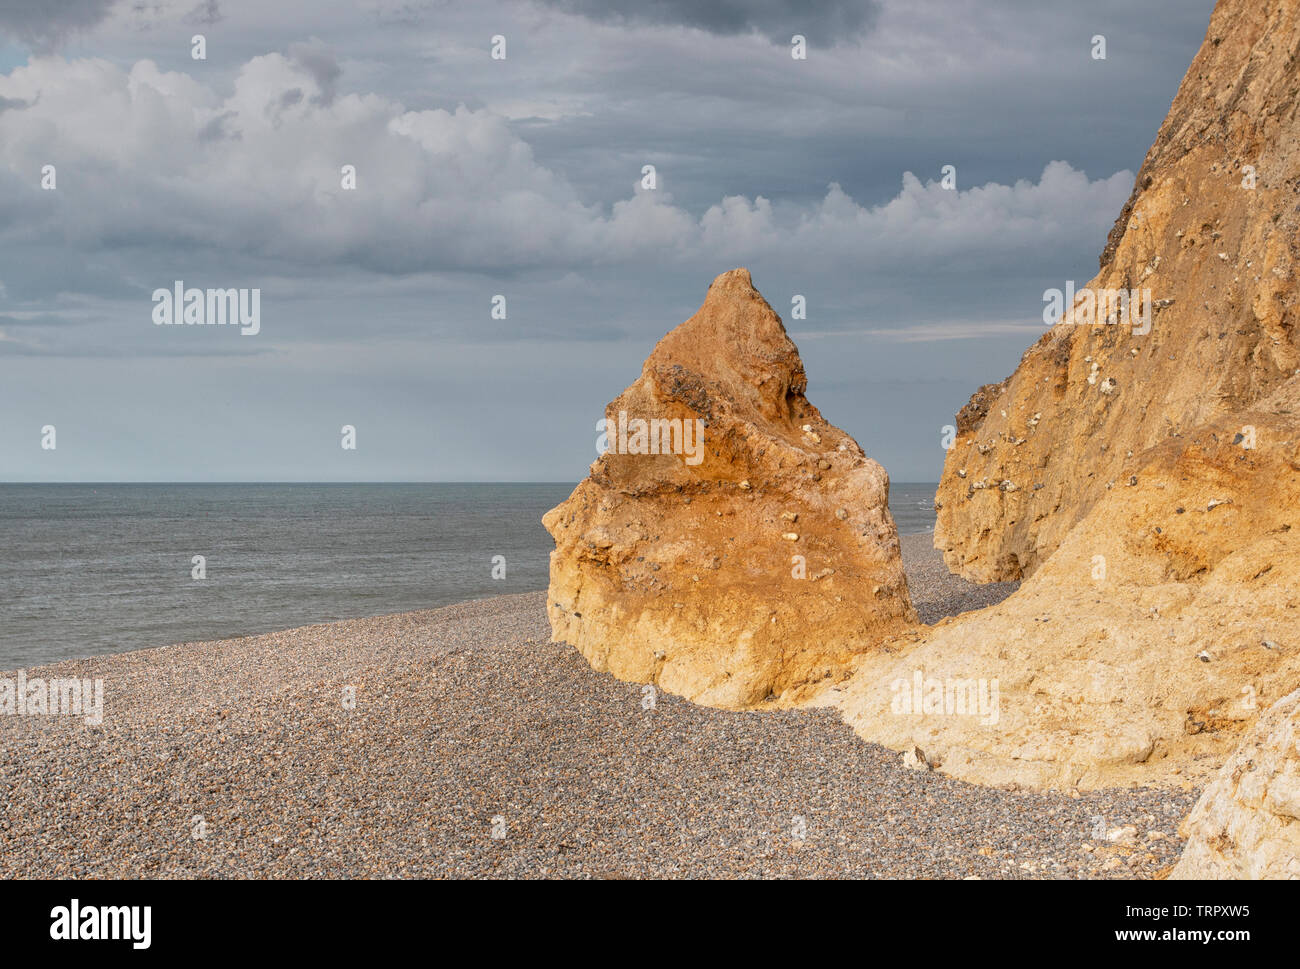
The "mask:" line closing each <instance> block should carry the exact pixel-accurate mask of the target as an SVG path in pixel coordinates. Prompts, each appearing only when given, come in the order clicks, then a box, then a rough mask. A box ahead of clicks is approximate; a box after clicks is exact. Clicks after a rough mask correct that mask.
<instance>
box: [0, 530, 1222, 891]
mask: <svg viewBox="0 0 1300 969" xmlns="http://www.w3.org/2000/svg"><path fill="white" fill-rule="evenodd" d="M929 543H930V536H929V535H911V536H905V537H904V540H903V545H904V559H905V562H906V565H907V570H908V578H909V585H910V588H911V593H912V597H913V601H914V603H915V604H916V606H917V609H918V612H919V613H920V614H921V616H922V618H923V619H925V620H926V621H927V622H934V621H935V620H937V619H938V618H941V617H942V616H944V615H952V614H955V613H957V612H961V611H965V610H968V609H972V608H978V607H980V606H982V605H987V604H989V603H991V602H995V601H998V600H999V599H1000V598H1003V597H1005V596H1006V595H1008V594H1010V592H1011V591H1013V590H1014V584H1010V583H1004V584H1001V585H998V586H973V585H970V584H968V583H966V582H964V581H962V580H960V579H957V578H954V577H952V576H950V575H949V574H948V573H947V570H946V569H945V568H944V567H943V565H942V562H941V561H940V560H939V557H938V553H936V552H934V551H933V550H932V549H931V548H930V547H929ZM548 640H549V626H548V624H547V620H546V613H545V594H544V593H542V592H536V593H528V594H523V595H513V596H503V597H497V598H492V599H484V600H478V601H473V602H466V603H462V604H459V605H455V606H450V607H446V608H441V609H436V610H428V611H421V612H410V613H402V614H398V615H390V616H382V617H377V618H369V619H357V620H348V621H343V622H335V623H328V624H322V625H314V626H305V627H301V628H297V629H291V630H286V631H282V632H275V633H270V634H266V635H259V636H250V637H244V638H239V639H227V640H220V641H215V642H203V643H185V644H180V645H175V646H167V647H163V648H159V649H149V650H139V651H135V652H129V653H121V654H118V655H114V656H104V657H96V658H93V659H88V660H79V661H71V662H65V663H60V664H57V665H56V666H47V667H43V668H40V669H28V670H27V671H26V673H27V675H28V676H29V677H32V676H44V677H91V678H94V677H98V678H102V679H103V681H104V721H103V724H102V725H101V726H97V727H96V726H88V725H86V724H85V723H84V722H83V720H82V718H80V717H76V716H45V717H37V716H25V717H23V716H5V717H0V745H2V746H3V751H4V757H3V762H2V763H0V808H2V809H0V877H4V878H54V877H76V878H471V877H473V878H480V877H487V878H751V877H763V878H772V877H776V878H951V879H960V878H984V879H989V878H1081V877H1083V878H1153V877H1162V876H1163V874H1165V873H1166V872H1167V871H1168V869H1169V867H1170V866H1172V864H1173V863H1174V862H1175V861H1176V860H1177V857H1178V855H1179V853H1180V851H1181V848H1182V842H1181V841H1180V840H1179V839H1178V836H1177V834H1176V828H1177V825H1178V822H1179V820H1180V819H1181V818H1182V817H1184V816H1185V815H1186V813H1187V811H1188V810H1189V809H1190V807H1191V805H1192V804H1193V802H1194V801H1195V798H1196V796H1197V793H1198V791H1189V792H1185V791H1181V790H1179V791H1168V790H1153V789H1131V790H1104V791H1094V792H1088V793H1078V792H1059V793H1052V794H1039V793H1031V792H1025V791H1006V790H995V789H991V788H984V787H977V786H973V785H970V784H965V783H962V782H958V781H955V780H953V779H951V778H948V777H945V776H943V775H942V774H938V773H930V772H917V771H914V770H909V769H907V768H906V767H904V766H903V765H902V763H901V759H900V756H899V754H898V753H896V752H894V751H891V750H887V749H885V748H883V747H879V746H876V745H872V744H867V743H864V742H863V741H861V740H860V739H858V738H857V737H856V736H855V735H854V734H853V732H852V731H851V730H850V729H849V728H848V727H847V726H846V725H845V724H844V723H842V722H841V721H840V720H839V718H838V717H837V715H836V714H835V713H834V712H833V711H831V710H826V709H821V710H796V711H781V712H771V713H762V712H739V713H738V712H727V711H720V710H712V709H707V708H703V707H699V706H696V705H694V704H691V703H689V702H686V701H684V700H681V699H678V698H676V697H673V696H671V695H667V694H664V693H662V692H652V691H648V690H647V688H645V687H643V686H642V685H641V684H637V683H625V682H620V681H618V680H615V679H614V678H612V677H610V676H608V675H607V674H603V673H597V672H594V671H593V670H592V669H591V668H590V667H589V666H588V665H587V663H586V662H585V660H583V658H582V657H581V656H580V655H579V654H578V653H577V652H576V651H574V650H573V649H571V648H570V647H568V646H566V645H564V644H556V643H551V642H549V641H548ZM1103 832H1111V833H1114V832H1119V835H1118V836H1117V837H1114V838H1113V839H1108V838H1107V837H1106V836H1105V834H1103Z"/></svg>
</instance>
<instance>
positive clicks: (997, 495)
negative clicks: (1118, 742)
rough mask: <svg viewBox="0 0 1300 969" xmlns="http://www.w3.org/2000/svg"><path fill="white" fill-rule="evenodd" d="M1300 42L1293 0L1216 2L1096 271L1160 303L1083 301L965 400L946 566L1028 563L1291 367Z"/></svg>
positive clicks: (943, 534) (944, 514)
mask: <svg viewBox="0 0 1300 969" xmlns="http://www.w3.org/2000/svg"><path fill="white" fill-rule="evenodd" d="M1298 48H1300V3H1297V2H1296V0H1221V2H1220V3H1219V5H1218V7H1217V9H1216V10H1215V12H1214V15H1213V17H1212V19H1211V22H1210V26H1209V31H1208V33H1207V35H1206V39H1205V42H1204V44H1203V46H1202V48H1201V50H1200V52H1199V53H1198V54H1197V56H1196V58H1195V60H1194V61H1193V62H1192V65H1191V68H1190V69H1189V70H1188V72H1187V75H1186V77H1185V78H1184V80H1183V82H1182V85H1181V87H1180V89H1179V91H1178V94H1177V97H1176V98H1175V99H1174V102H1173V105H1172V107H1171V108H1170V111H1169V115H1168V117H1167V118H1166V119H1165V122H1164V124H1163V125H1162V126H1161V129H1160V132H1159V135H1158V137H1157V138H1156V141H1155V144H1153V145H1152V147H1151V150H1150V151H1149V152H1148V153H1147V157H1146V160H1145V162H1144V163H1143V165H1142V168H1141V171H1140V172H1139V174H1138V177H1137V183H1136V185H1135V187H1134V189H1133V194H1132V196H1131V198H1130V199H1129V201H1128V203H1127V204H1126V205H1125V206H1124V209H1123V211H1122V212H1121V213H1120V216H1119V218H1118V220H1117V221H1116V223H1115V227H1114V229H1113V230H1112V231H1111V234H1110V238H1109V240H1108V243H1107V245H1106V248H1105V250H1104V252H1103V253H1102V256H1101V271H1100V272H1099V273H1098V274H1097V275H1096V277H1095V278H1094V279H1093V280H1092V281H1091V282H1090V283H1088V284H1087V288H1088V289H1089V290H1090V291H1092V292H1093V293H1096V292H1098V291H1105V290H1116V291H1117V290H1121V289H1122V290H1126V291H1133V290H1136V291H1138V293H1139V297H1140V294H1141V291H1142V290H1144V289H1145V290H1149V291H1150V292H1149V295H1150V300H1151V309H1150V316H1149V318H1147V319H1142V318H1139V319H1138V320H1137V321H1136V322H1127V321H1126V320H1125V316H1124V314H1123V313H1115V314H1113V315H1114V317H1115V318H1116V319H1117V322H1115V323H1113V324H1109V323H1107V322H1106V319H1107V318H1108V317H1110V316H1111V315H1112V313H1111V311H1110V309H1106V310H1102V311H1101V312H1099V313H1093V314H1092V316H1091V317H1090V316H1089V314H1088V304H1087V302H1086V300H1085V299H1084V298H1083V297H1080V301H1079V302H1078V303H1077V304H1076V305H1075V306H1074V307H1071V308H1070V309H1069V310H1067V312H1066V314H1065V317H1064V319H1063V321H1062V322H1061V323H1059V324H1058V325H1056V326H1054V327H1053V328H1052V329H1051V330H1050V331H1049V332H1047V333H1046V334H1044V336H1043V337H1042V339H1041V340H1039V341H1038V343H1037V344H1035V345H1034V346H1033V347H1032V348H1030V349H1029V350H1028V351H1027V352H1026V353H1025V355H1024V357H1023V358H1022V360H1021V363H1020V366H1019V367H1018V368H1017V370H1016V372H1015V373H1014V374H1013V375H1012V376H1011V377H1009V378H1007V380H1005V381H1003V382H1002V383H1000V384H993V385H989V386H985V387H982V388H980V390H979V391H977V392H976V394H975V395H974V396H973V397H972V398H971V401H970V403H969V404H968V405H967V406H966V407H965V408H963V410H962V412H961V413H960V414H959V415H958V421H957V427H958V436H957V439H956V441H955V443H954V445H953V447H952V448H951V449H950V450H949V452H948V456H947V460H946V462H945V465H944V472H943V477H942V481H941V484H940V487H939V491H938V495H937V499H936V504H937V505H938V506H941V507H940V508H939V515H938V524H937V526H936V529H935V545H936V547H937V548H940V549H942V550H943V552H944V556H945V559H946V561H947V562H948V565H949V567H950V568H952V569H953V570H954V571H956V572H958V573H960V574H961V575H963V576H965V577H966V578H969V579H973V580H975V581H981V582H987V581H993V580H1000V579H1014V578H1021V577H1022V576H1027V575H1029V574H1031V573H1032V572H1033V571H1034V570H1035V569H1037V568H1038V567H1039V566H1040V565H1041V564H1042V563H1043V561H1044V560H1045V559H1046V558H1047V557H1048V556H1049V555H1050V554H1051V553H1052V552H1053V551H1054V550H1055V549H1056V548H1057V547H1058V546H1060V545H1061V543H1062V542H1063V541H1065V538H1066V536H1067V535H1068V534H1069V533H1070V531H1071V529H1072V528H1074V527H1075V526H1076V525H1077V524H1078V523H1079V522H1080V521H1082V520H1083V519H1084V518H1085V517H1086V516H1087V514H1088V513H1089V511H1090V510H1091V509H1092V508H1093V507H1094V506H1095V505H1097V503H1098V502H1100V501H1102V500H1103V499H1105V498H1107V497H1108V496H1122V495H1123V494H1124V489H1125V488H1126V486H1127V483H1128V482H1129V481H1130V480H1131V478H1132V477H1133V476H1134V475H1139V476H1140V472H1141V470H1142V467H1143V465H1145V464H1146V463H1147V462H1148V461H1149V460H1150V457H1149V454H1148V452H1149V451H1150V450H1151V449H1152V448H1155V447H1157V446H1160V445H1162V444H1166V443H1170V444H1173V445H1174V446H1176V445H1177V444H1178V443H1180V442H1184V443H1185V442H1186V441H1187V439H1188V437H1189V435H1190V434H1192V433H1193V432H1194V431H1195V429H1196V428H1198V427H1201V426H1204V425H1207V424H1209V423H1211V422H1215V421H1218V420H1219V419H1221V418H1225V417H1227V416H1228V415H1231V414H1232V413H1233V412H1234V411H1237V410H1240V409H1242V408H1246V407H1250V406H1252V405H1254V404H1256V403H1257V402H1259V401H1262V400H1263V399H1265V398H1266V397H1268V396H1269V395H1270V394H1272V393H1273V392H1274V391H1275V390H1276V389H1277V388H1278V387H1279V386H1280V385H1281V384H1282V383H1284V382H1285V381H1287V380H1289V379H1290V378H1291V377H1292V376H1294V375H1295V374H1296V373H1297V372H1300V371H1298V368H1300V327H1297V325H1296V323H1297V307H1296V296H1297V284H1296V269H1297V264H1298V261H1300V206H1298V205H1297V203H1298V202H1300V111H1298V110H1297V108H1298V107H1300V68H1298V67H1297V62H1296V59H1295V51H1296V50H1297V49H1298ZM1065 282H1066V281H1065V280H1061V281H1060V283H1058V284H1057V286H1058V287H1059V288H1061V289H1064V288H1065ZM1082 288H1083V287H1081V289H1082ZM1036 295H1037V294H1035V298H1036ZM1038 305H1041V304H1038ZM1029 308H1030V307H1029V306H1027V309H1029ZM1135 315H1136V314H1135ZM1090 319H1091V320H1094V321H1095V322H1089V320H1090ZM1148 325H1149V326H1150V331H1149V332H1147V333H1145V334H1144V333H1142V332H1141V331H1142V330H1144V329H1146V327H1147V326H1148Z"/></svg>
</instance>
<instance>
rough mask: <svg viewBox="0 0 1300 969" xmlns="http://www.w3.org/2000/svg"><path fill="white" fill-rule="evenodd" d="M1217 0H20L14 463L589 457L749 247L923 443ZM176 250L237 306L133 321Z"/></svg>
mask: <svg viewBox="0 0 1300 969" xmlns="http://www.w3.org/2000/svg"><path fill="white" fill-rule="evenodd" d="M1212 8H1213V0H1145V2H1143V3H1141V4H1134V3H1132V2H1131V0H1092V2H1089V3H1087V4H1079V3H1077V2H1075V0H865V2H863V0H858V2H847V0H755V2H752V3H742V2H739V0H700V2H696V0H478V2H475V3H449V2H442V0H430V2H421V0H360V2H358V0H349V2H306V0H277V2H275V3H266V2H265V0H256V2H254V0H179V2H166V0H159V2H151V0H119V2H114V0H0V481H333V480H349V481H425V480H429V481H439V480H444V481H577V480H578V479H580V478H581V477H583V476H584V475H585V474H586V472H587V467H588V465H589V464H590V462H591V461H592V460H593V459H594V458H595V457H596V450H595V447H596V439H597V436H598V433H597V431H596V430H595V423H596V421H597V420H598V419H599V418H600V417H601V416H602V415H603V412H604V407H605V405H606V404H607V403H608V402H609V401H610V400H612V399H613V398H614V397H615V396H617V395H618V394H619V393H620V392H621V391H622V390H623V388H624V387H626V386H627V385H628V384H630V383H631V382H633V381H634V380H635V379H636V378H637V377H638V376H639V374H640V370H641V365H642V363H643V362H644V360H645V358H646V356H647V355H648V354H649V353H650V351H651V349H652V348H653V347H654V344H655V342H656V341H657V340H658V339H659V338H660V337H661V336H663V334H664V333H666V332H668V331H669V330H671V329H672V328H673V327H674V326H676V325H677V324H678V323H680V322H681V321H683V320H684V319H686V318H687V317H689V316H690V315H691V314H692V313H694V312H695V310H696V309H697V308H698V307H699V305H700V303H701V302H702V301H703V298H704V294H705V291H706V290H707V288H708V285H709V282H710V281H711V280H712V279H713V278H714V277H715V276H716V275H718V274H719V273H722V272H725V271H727V270H728V269H732V268H734V267H736V266H745V267H747V268H748V269H749V270H750V272H751V274H752V276H753V279H754V283H755V285H756V286H757V287H758V289H759V290H760V291H761V292H762V293H763V295H764V296H765V297H766V298H767V300H768V302H769V303H771V304H772V306H773V307H774V308H775V309H776V311H777V312H778V313H779V314H780V315H781V317H782V319H783V320H784V321H785V323H786V327H787V329H788V330H789V332H790V336H791V338H792V339H793V340H794V341H795V343H796V345H797V346H798V347H799V350H800V353H801V355H802V357H803V360H804V364H805V367H806V370H807V373H808V397H809V399H810V400H811V401H812V402H813V403H814V404H815V405H817V406H818V407H819V408H820V409H821V411H822V414H823V415H824V416H825V417H826V418H827V419H828V420H830V421H831V422H832V423H834V424H837V425H838V426H840V427H842V428H844V429H845V430H846V431H848V432H849V433H851V434H852V435H853V436H854V437H855V438H856V439H857V440H858V441H859V442H860V443H861V444H862V446H863V447H864V449H865V450H866V452H867V453H868V454H869V455H870V456H871V457H873V458H875V459H876V460H878V461H880V462H881V463H882V464H883V465H884V466H885V468H886V469H887V470H888V471H889V473H890V476H891V478H892V479H893V480H894V481H899V482H902V481H933V480H937V478H938V475H939V471H940V468H941V466H942V463H943V454H944V452H943V449H942V443H941V442H942V440H943V437H944V435H943V428H944V426H945V425H949V424H952V423H953V422H954V418H953V415H954V414H955V412H956V411H957V410H958V409H959V408H960V407H961V406H962V405H963V404H964V403H965V402H966V400H967V399H968V398H969V396H970V394H971V393H972V392H973V391H974V390H976V389H977V388H978V387H979V386H980V385H982V384H985V383H991V382H995V381H998V380H1001V379H1002V378H1003V377H1005V376H1007V375H1008V374H1009V373H1011V372H1012V371H1013V370H1014V369H1015V367H1016V364H1017V362H1018V361H1019V358H1020V355H1021V354H1022V353H1023V351H1024V350H1025V349H1026V348H1028V347H1029V346H1030V345H1031V344H1032V343H1033V342H1034V341H1035V340H1036V339H1037V338H1038V337H1039V336H1040V335H1041V334H1042V332H1043V329H1044V324H1043V307H1044V303H1043V292H1044V290H1047V289H1050V288H1053V287H1060V288H1064V285H1065V282H1066V281H1067V280H1074V281H1075V282H1076V283H1077V284H1078V285H1079V286H1082V285H1084V284H1085V283H1086V282H1087V281H1088V280H1089V279H1091V277H1092V276H1093V275H1094V274H1095V272H1096V269H1097V259H1098V255H1099V253H1100V252H1101V249H1102V247H1103V245H1104V243H1105V238H1106V234H1107V232H1108V231H1109V229H1110V227H1111V225H1112V224H1113V222H1114V220H1115V217H1116V216H1117V215H1118V214H1119V210H1120V208H1121V207H1122V205H1123V203H1124V201H1125V199H1126V198H1127V197H1128V195H1129V193H1130V191H1131V190H1132V187H1133V179H1134V174H1135V172H1136V171H1137V169H1138V167H1139V166H1140V165H1141V162H1142V158H1143V156H1144V155H1145V153H1146V150H1147V148H1148V147H1149V146H1150V144H1151V142H1152V141H1153V140H1154V139H1155V135H1156V132H1157V130H1158V128H1159V125H1160V123H1161V121H1162V120H1163V118H1164V115H1165V113H1166V112H1167V110H1168V108H1169V103H1170V101H1171V100H1172V98H1173V96H1174V94H1175V92H1176V90H1177V87H1178V84H1179V82H1180V81H1181V79H1182V76H1183V74H1184V72H1185V71H1186V69H1187V66H1188V64H1189V63H1190V61H1191V59H1192V57H1193V56H1194V54H1195V53H1196V51H1197V49H1198V48H1199V46H1200V43H1201V41H1202V39H1203V38H1204V35H1205V29H1206V25H1207V24H1208V22H1209V16H1210V12H1211V10H1212ZM795 35H799V36H801V37H802V38H804V39H805V41H806V43H805V50H804V53H806V56H805V57H802V58H796V57H794V56H792V53H794V52H796V51H795V48H794V45H793V44H792V38H793V37H794V36H795ZM1098 35H1101V36H1103V37H1104V38H1105V57H1104V59H1103V58H1098V57H1096V56H1094V54H1095V53H1096V51H1097V45H1096V43H1095V41H1094V38H1095V37H1097V36H1098ZM199 37H201V38H202V42H201V46H202V51H201V53H203V54H204V57H202V58H201V59H197V58H196V57H195V53H196V47H197V46H199V45H198V44H197V42H196V39H197V38H199ZM502 41H503V42H502ZM494 48H495V50H494ZM494 53H495V54H496V55H498V56H495V57H494V56H493V55H494ZM500 55H504V56H500ZM47 166H52V181H51V172H50V168H48V167H47ZM344 166H352V168H351V169H350V170H349V171H354V172H355V181H354V185H355V187H345V184H344V183H345V181H346V180H347V179H346V177H345V174H344ZM645 166H653V173H654V184H653V187H651V186H650V185H649V184H648V183H647V180H646V177H645V175H644V174H643V173H644V171H645ZM945 166H953V169H955V187H951V188H950V187H945V185H944V167H945ZM51 184H52V186H53V187H49V186H50V185H51ZM177 281H182V282H183V284H184V287H185V288H186V289H188V288H196V289H199V290H205V291H206V290H209V289H222V290H224V289H241V290H248V291H249V294H250V296H251V293H252V291H253V290H258V291H259V293H260V304H259V307H260V313H259V317H258V324H257V327H256V330H257V331H256V332H251V331H252V329H253V327H251V326H250V327H243V328H241V327H238V326H220V325H213V326H190V325H184V324H183V323H181V324H177V325H159V324H157V323H155V319H156V318H157V317H156V311H157V310H158V309H159V307H160V306H161V305H162V301H161V299H160V300H157V301H156V300H155V296H156V295H159V293H158V291H160V290H166V291H168V292H170V291H171V290H172V289H173V287H174V286H175V285H176V283H177ZM796 296H802V297H803V298H804V302H805V303H806V318H805V319H796V318H793V314H792V307H793V305H794V299H795V297H796ZM496 297H504V300H497V299H496ZM502 305H503V306H504V318H501V316H502V313H501V312H500V307H501V306H502ZM494 306H496V307H498V311H497V312H496V313H495V314H494ZM177 316H178V317H179V316H180V313H179V311H178V313H177ZM245 330H247V331H249V332H245ZM344 425H348V426H350V427H352V428H354V429H355V445H356V446H355V448H344V447H343V446H342V443H343V431H342V429H343V427H344ZM48 427H53V428H54V437H53V443H54V445H55V446H54V447H53V448H51V447H49V446H48V444H49V443H51V442H50V435H49V433H48V432H47V430H46V428H48Z"/></svg>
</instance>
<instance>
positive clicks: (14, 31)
mask: <svg viewBox="0 0 1300 969" xmlns="http://www.w3.org/2000/svg"><path fill="white" fill-rule="evenodd" d="M116 3H117V0H0V36H7V37H12V38H14V39H15V40H17V41H18V42H20V43H22V44H26V45H29V46H31V47H35V48H36V49H38V50H41V51H48V50H51V49H53V48H55V47H58V46H59V45H60V44H62V43H63V42H64V41H65V40H67V39H68V37H69V36H70V35H71V34H73V33H76V32H77V31H81V30H88V29H89V28H91V27H94V26H95V25H97V24H98V23H100V22H101V21H102V20H103V19H104V18H105V17H106V16H107V15H108V11H109V10H110V9H111V8H112V7H113V5H114V4H116Z"/></svg>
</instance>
